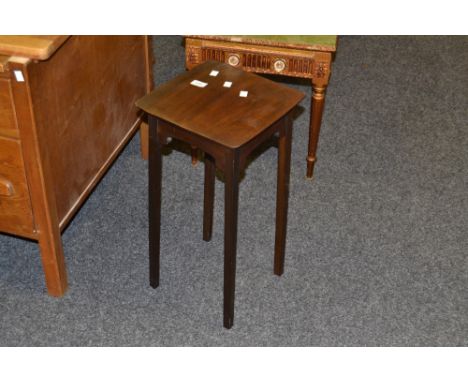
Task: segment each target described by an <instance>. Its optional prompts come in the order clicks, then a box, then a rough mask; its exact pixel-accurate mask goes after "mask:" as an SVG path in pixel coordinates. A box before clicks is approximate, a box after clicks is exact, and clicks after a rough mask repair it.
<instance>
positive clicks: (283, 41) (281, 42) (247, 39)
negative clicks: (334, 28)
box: [187, 35, 337, 52]
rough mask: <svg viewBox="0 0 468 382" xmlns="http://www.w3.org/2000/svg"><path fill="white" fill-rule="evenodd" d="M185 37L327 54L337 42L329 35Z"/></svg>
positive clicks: (334, 37) (335, 38) (333, 48)
mask: <svg viewBox="0 0 468 382" xmlns="http://www.w3.org/2000/svg"><path fill="white" fill-rule="evenodd" d="M187 37H197V38H203V39H208V40H210V39H211V40H221V41H231V42H240V43H245V44H257V45H270V46H278V47H288V48H297V49H307V50H323V51H329V52H334V51H335V50H336V40H337V36H331V35H303V36H298V35H212V36H187Z"/></svg>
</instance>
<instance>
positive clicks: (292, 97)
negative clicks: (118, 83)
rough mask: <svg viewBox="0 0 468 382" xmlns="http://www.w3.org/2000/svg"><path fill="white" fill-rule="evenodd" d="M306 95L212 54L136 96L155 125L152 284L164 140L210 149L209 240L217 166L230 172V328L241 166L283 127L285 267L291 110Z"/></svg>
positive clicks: (154, 282)
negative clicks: (201, 62)
mask: <svg viewBox="0 0 468 382" xmlns="http://www.w3.org/2000/svg"><path fill="white" fill-rule="evenodd" d="M193 81H195V82H193ZM226 82H227V84H226ZM229 83H230V87H228V86H229ZM245 92H246V93H245ZM303 97H304V94H302V93H301V92H299V91H297V90H294V89H291V88H288V87H286V86H284V85H280V84H278V83H275V82H273V81H270V80H267V79H265V78H262V77H259V76H257V75H254V74H250V73H246V72H244V71H242V70H240V69H236V68H233V67H231V66H230V65H227V64H223V63H218V62H213V61H209V62H206V63H204V64H201V65H199V66H197V67H195V68H194V69H192V70H191V71H189V72H185V73H183V74H181V75H180V76H178V77H177V78H175V79H173V80H171V81H169V82H167V83H166V84H164V85H162V86H160V87H158V88H157V89H155V90H154V91H153V92H152V93H151V94H149V95H147V96H145V97H143V98H142V99H140V100H139V101H138V102H137V106H138V107H140V108H141V109H143V110H144V111H145V112H146V113H147V114H148V119H149V130H150V131H149V134H150V145H149V255H150V256H149V257H150V285H151V286H152V287H153V288H156V287H157V286H158V285H159V261H160V224H161V175H162V155H161V149H162V146H163V145H165V144H167V143H168V141H169V140H170V139H172V138H175V139H179V140H182V141H184V142H187V143H189V144H191V145H194V146H196V147H198V148H200V149H201V150H203V151H204V152H205V190H204V207H203V208H204V211H203V239H204V240H206V241H209V240H210V239H211V232H212V226H213V208H214V190H215V187H214V185H215V168H216V167H218V168H219V169H220V170H222V171H223V172H224V174H225V182H226V185H225V214H224V326H225V327H226V328H231V327H232V325H233V320H234V290H235V274H236V245H237V212H238V196H239V177H240V172H241V171H242V169H243V168H244V166H245V164H246V159H247V157H248V155H249V154H250V153H251V152H252V151H253V150H254V149H255V148H256V147H258V146H259V145H261V144H262V143H263V142H265V141H266V140H267V139H269V138H271V137H272V135H274V134H278V135H279V144H278V147H279V150H278V184H277V187H278V189H277V200H276V235H275V257H274V273H275V274H276V275H281V274H282V273H283V269H284V251H285V244H286V225H287V210H288V189H289V173H290V161H291V140H292V123H291V118H290V111H291V110H292V109H293V108H294V107H295V106H296V105H297V104H298V103H299V102H300V101H301V99H302V98H303Z"/></svg>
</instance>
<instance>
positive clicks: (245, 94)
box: [239, 90, 249, 97]
mask: <svg viewBox="0 0 468 382" xmlns="http://www.w3.org/2000/svg"><path fill="white" fill-rule="evenodd" d="M248 95H249V92H248V91H247V90H241V91H240V93H239V97H247V96H248Z"/></svg>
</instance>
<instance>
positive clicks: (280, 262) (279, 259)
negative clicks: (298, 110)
mask: <svg viewBox="0 0 468 382" xmlns="http://www.w3.org/2000/svg"><path fill="white" fill-rule="evenodd" d="M283 120H284V122H283V123H284V125H283V128H282V129H281V131H280V137H279V142H278V180H277V181H278V184H277V191H276V234H275V263H274V272H275V274H276V275H278V276H281V275H282V274H283V271H284V252H285V248H286V227H287V220H288V197H289V174H290V167H291V142H292V128H291V120H290V118H289V116H286V117H285V118H283Z"/></svg>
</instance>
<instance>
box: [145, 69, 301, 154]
mask: <svg viewBox="0 0 468 382" xmlns="http://www.w3.org/2000/svg"><path fill="white" fill-rule="evenodd" d="M216 72H217V73H216ZM193 81H198V82H195V85H193V84H192V82H193ZM226 82H228V84H226ZM229 83H231V85H230V87H226V86H228V85H229ZM197 84H198V85H199V86H202V87H199V86H196V85H197ZM245 92H247V93H245ZM242 95H244V96H242ZM303 97H304V94H303V93H302V92H300V91H298V90H295V89H292V88H290V87H287V86H284V85H282V84H279V83H276V82H273V81H271V80H268V79H266V78H263V77H260V76H258V75H255V74H251V73H247V72H244V71H242V70H240V69H236V68H233V67H232V66H230V65H228V64H224V63H219V62H214V61H208V62H205V63H204V64H201V65H199V66H197V67H195V68H193V69H192V70H190V71H188V72H185V73H183V74H181V75H179V76H177V77H176V78H174V79H173V80H171V81H169V82H166V83H165V84H163V85H161V86H159V87H157V88H156V89H155V90H154V91H153V92H151V93H150V94H148V95H146V96H145V97H143V98H141V99H140V100H138V101H137V103H136V104H137V106H138V107H139V108H141V109H142V110H144V111H145V112H147V113H148V114H150V115H153V116H155V117H158V118H161V119H163V120H165V121H167V122H170V123H172V124H174V125H176V126H179V127H181V128H183V129H185V130H187V131H190V132H192V133H195V134H197V135H200V136H202V137H204V138H207V139H209V140H211V141H214V142H217V143H219V144H221V145H223V146H226V147H229V148H238V147H240V146H242V145H244V144H245V143H247V142H249V141H250V140H251V139H253V138H254V137H256V136H257V135H258V134H260V133H261V132H262V131H264V130H265V129H267V128H268V127H270V126H271V125H272V124H273V123H275V122H276V121H278V120H279V119H280V118H281V117H283V116H284V115H286V114H287V113H288V112H289V111H290V110H291V109H292V108H294V106H296V105H297V104H298V103H299V102H300V101H301V99H302V98H303Z"/></svg>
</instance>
